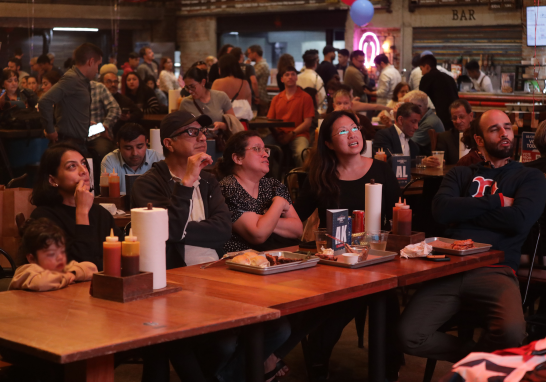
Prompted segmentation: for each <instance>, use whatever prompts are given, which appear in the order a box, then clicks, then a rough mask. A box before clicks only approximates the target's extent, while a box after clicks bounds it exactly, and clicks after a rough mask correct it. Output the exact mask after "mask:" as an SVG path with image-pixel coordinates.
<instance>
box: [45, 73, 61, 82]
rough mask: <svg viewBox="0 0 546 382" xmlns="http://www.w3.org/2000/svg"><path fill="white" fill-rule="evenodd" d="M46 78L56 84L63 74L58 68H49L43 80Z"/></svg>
mask: <svg viewBox="0 0 546 382" xmlns="http://www.w3.org/2000/svg"><path fill="white" fill-rule="evenodd" d="M44 78H45V79H46V80H48V81H49V82H50V83H51V85H55V84H56V83H57V82H59V80H60V79H61V75H60V74H59V72H57V71H56V70H49V71H47V72H45V73H44V75H43V76H42V80H43V79H44Z"/></svg>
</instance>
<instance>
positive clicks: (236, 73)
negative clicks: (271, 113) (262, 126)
mask: <svg viewBox="0 0 546 382" xmlns="http://www.w3.org/2000/svg"><path fill="white" fill-rule="evenodd" d="M218 65H219V66H218V68H219V70H220V78H219V79H217V80H216V81H214V83H213V84H212V90H219V91H223V92H224V93H226V95H227V96H228V98H230V99H231V105H232V106H233V112H234V113H235V116H236V117H237V118H238V119H246V120H247V121H250V120H251V119H252V118H253V117H254V115H253V114H252V108H251V107H250V104H251V102H252V92H251V90H250V86H249V85H248V82H247V81H246V79H245V76H244V74H243V72H242V71H241V67H240V66H239V63H238V62H237V59H236V58H235V57H233V56H232V55H231V54H225V55H223V56H222V58H220V60H219V61H218Z"/></svg>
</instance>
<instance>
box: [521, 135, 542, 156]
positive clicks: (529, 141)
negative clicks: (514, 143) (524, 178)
mask: <svg viewBox="0 0 546 382" xmlns="http://www.w3.org/2000/svg"><path fill="white" fill-rule="evenodd" d="M538 158H540V152H539V151H538V150H537V148H536V146H535V133H531V132H522V133H521V162H522V163H526V162H532V161H534V160H537V159H538Z"/></svg>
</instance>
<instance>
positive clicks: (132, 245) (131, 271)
mask: <svg viewBox="0 0 546 382" xmlns="http://www.w3.org/2000/svg"><path fill="white" fill-rule="evenodd" d="M139 272H140V242H138V241H137V237H136V236H133V229H132V228H131V231H130V232H129V236H125V241H124V242H122V243H121V276H122V277H126V276H134V275H137V274H138V273H139Z"/></svg>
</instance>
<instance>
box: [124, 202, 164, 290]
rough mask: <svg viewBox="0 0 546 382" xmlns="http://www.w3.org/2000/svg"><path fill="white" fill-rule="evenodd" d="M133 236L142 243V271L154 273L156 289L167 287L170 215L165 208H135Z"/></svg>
mask: <svg viewBox="0 0 546 382" xmlns="http://www.w3.org/2000/svg"><path fill="white" fill-rule="evenodd" d="M131 227H132V228H133V234H134V235H135V236H136V237H137V238H138V241H140V271H141V272H153V274H154V289H161V288H165V287H166V286H167V261H166V244H165V242H166V241H167V239H168V238H169V215H168V213H167V210H166V209H163V208H152V209H151V210H149V209H147V208H133V209H132V210H131Z"/></svg>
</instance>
